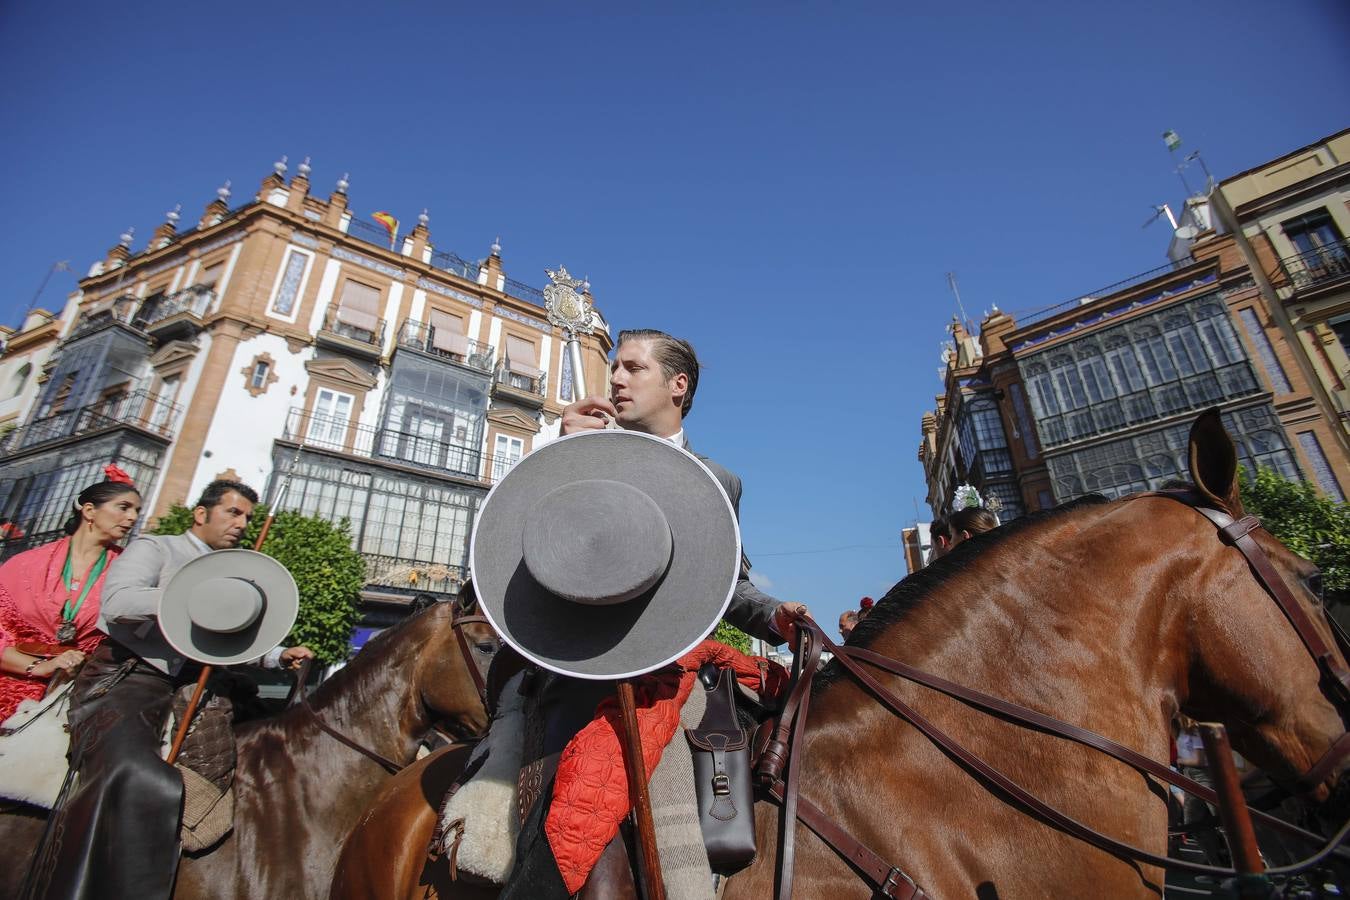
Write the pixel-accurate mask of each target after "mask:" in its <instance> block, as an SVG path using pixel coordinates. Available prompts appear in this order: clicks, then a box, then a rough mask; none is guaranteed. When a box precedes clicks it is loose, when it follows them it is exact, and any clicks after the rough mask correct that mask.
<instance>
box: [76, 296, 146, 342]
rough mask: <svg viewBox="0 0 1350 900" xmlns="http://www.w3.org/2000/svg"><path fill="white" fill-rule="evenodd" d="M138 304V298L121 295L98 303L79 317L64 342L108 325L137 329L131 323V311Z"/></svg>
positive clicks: (136, 326) (137, 326)
mask: <svg viewBox="0 0 1350 900" xmlns="http://www.w3.org/2000/svg"><path fill="white" fill-rule="evenodd" d="M140 302H141V301H140V299H139V298H137V297H135V296H133V295H131V294H123V295H122V296H120V297H118V298H116V299H115V300H105V301H102V302H100V303H99V304H97V305H95V306H93V307H91V308H90V309H87V310H85V311H84V312H83V313H82V314H81V315H80V319H79V321H78V322H76V323H75V327H74V328H73V329H72V330H71V332H70V336H69V337H67V338H66V340H67V341H73V340H75V339H76V338H82V337H84V336H85V335H88V334H93V333H94V332H95V331H99V330H101V329H104V328H107V327H108V326H110V325H122V326H124V327H132V328H139V327H140V326H139V325H136V324H134V323H133V322H132V316H131V310H132V309H133V308H135V307H136V306H138V305H140Z"/></svg>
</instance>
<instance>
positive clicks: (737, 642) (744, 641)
mask: <svg viewBox="0 0 1350 900" xmlns="http://www.w3.org/2000/svg"><path fill="white" fill-rule="evenodd" d="M713 640H714V641H721V642H722V643H723V644H726V645H727V646H728V647H735V648H736V649H737V650H739V651H741V652H742V653H749V652H750V635H748V634H746V633H745V632H744V631H741V630H740V629H739V628H737V627H736V626H735V625H732V624H731V623H730V622H728V621H726V620H725V619H723V620H722V621H721V622H718V623H717V629H716V630H715V631H714V632H713Z"/></svg>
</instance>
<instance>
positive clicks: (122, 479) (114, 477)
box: [103, 463, 133, 484]
mask: <svg viewBox="0 0 1350 900" xmlns="http://www.w3.org/2000/svg"><path fill="white" fill-rule="evenodd" d="M103 477H104V478H106V479H107V480H108V481H115V482H117V483H118V484H133V482H132V480H131V476H130V475H128V474H127V473H126V472H123V471H122V470H121V469H120V468H118V467H117V466H116V465H114V464H113V463H108V464H107V465H106V466H104V467H103Z"/></svg>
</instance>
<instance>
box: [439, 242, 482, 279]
mask: <svg viewBox="0 0 1350 900" xmlns="http://www.w3.org/2000/svg"><path fill="white" fill-rule="evenodd" d="M431 267H432V268H433V269H440V270H442V271H444V272H449V273H450V274H451V275H458V276H459V277H460V278H463V279H464V280H465V281H472V282H474V283H475V284H476V283H477V282H478V263H476V262H469V261H468V260H467V259H464V258H463V257H462V256H460V255H459V254H457V253H451V252H450V251H448V250H438V251H436V252H435V253H433V254H431Z"/></svg>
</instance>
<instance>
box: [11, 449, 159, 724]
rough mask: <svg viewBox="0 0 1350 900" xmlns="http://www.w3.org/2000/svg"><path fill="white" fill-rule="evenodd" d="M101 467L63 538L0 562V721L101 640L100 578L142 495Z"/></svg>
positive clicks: (110, 469)
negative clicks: (99, 476) (99, 477)
mask: <svg viewBox="0 0 1350 900" xmlns="http://www.w3.org/2000/svg"><path fill="white" fill-rule="evenodd" d="M103 471H104V474H105V475H106V476H107V480H105V481H100V482H99V483H98V484H94V485H90V486H89V487H87V488H85V489H84V490H83V491H81V492H80V496H79V499H78V501H77V502H76V503H75V509H74V511H73V512H72V513H71V516H70V519H69V520H68V521H67V522H66V535H67V536H66V537H63V538H61V539H60V540H59V541H53V542H52V543H50V544H43V545H42V546H41V547H35V548H33V549H32V550H28V551H25V552H23V553H20V554H19V555H18V556H15V557H14V558H13V559H11V560H9V561H8V562H6V563H5V564H4V565H3V566H0V721H4V720H5V719H7V718H8V717H9V716H10V714H11V713H13V712H14V710H15V708H16V707H17V706H18V705H19V703H20V702H21V701H23V700H26V699H29V698H38V697H41V696H42V694H43V692H44V691H45V690H46V688H47V680H48V679H49V678H51V676H52V675H54V674H55V673H56V672H57V671H59V670H64V671H65V672H67V673H71V672H74V671H75V670H76V669H77V668H78V667H79V665H80V663H82V662H84V657H85V655H86V654H89V653H92V652H93V651H94V650H95V649H96V648H97V647H98V645H99V644H101V643H103V639H104V637H105V635H104V634H103V632H101V631H99V630H98V608H99V593H100V592H101V590H102V587H103V576H104V574H105V573H106V572H107V570H108V566H109V564H111V563H112V561H113V559H114V558H115V557H116V556H117V554H119V553H121V552H122V551H121V548H120V547H118V546H117V542H118V541H120V540H122V539H123V538H125V537H126V536H127V534H128V533H129V532H130V531H131V529H132V528H133V527H134V526H135V524H136V519H137V518H138V517H139V516H140V514H141V495H140V493H139V492H138V491H137V490H136V487H135V485H133V484H132V483H131V479H130V478H129V477H128V476H127V474H126V473H125V472H123V471H122V470H121V469H119V468H118V467H117V466H107V467H105V468H104V470H103Z"/></svg>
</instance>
